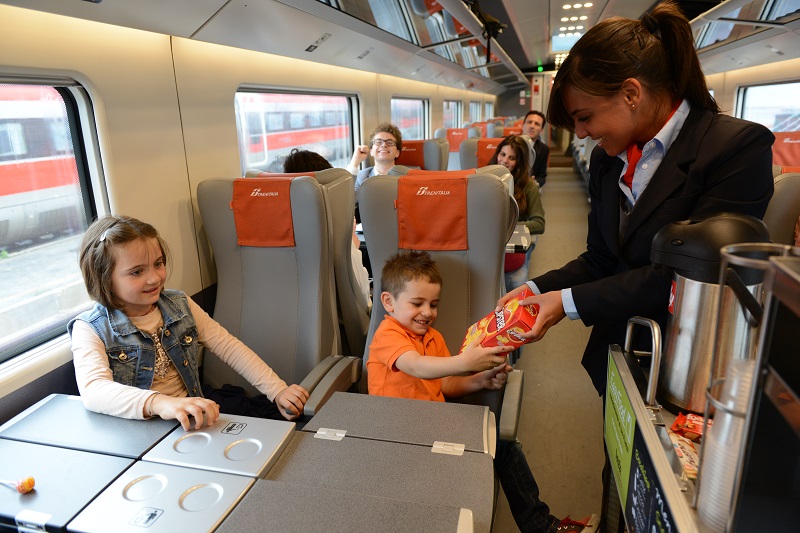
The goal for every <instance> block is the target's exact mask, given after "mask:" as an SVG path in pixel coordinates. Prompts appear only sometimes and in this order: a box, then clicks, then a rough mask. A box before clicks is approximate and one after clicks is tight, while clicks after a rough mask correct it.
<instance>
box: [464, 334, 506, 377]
mask: <svg viewBox="0 0 800 533" xmlns="http://www.w3.org/2000/svg"><path fill="white" fill-rule="evenodd" d="M484 338H485V335H481V336H480V337H478V338H477V339H475V340H473V341H472V342H471V343H469V345H467V347H466V348H464V351H463V352H461V353H460V354H458V355H457V356H456V357H457V358H458V360H459V361H460V362H461V365H460V366H461V372H483V371H484V370H490V369H492V368H495V367H496V366H497V365H501V364H503V363H505V362H506V354H507V353H508V352H510V351H512V350H513V349H514V348H513V347H512V346H492V347H491V348H484V347H483V346H481V345H480V342H481V341H482V340H483V339H484Z"/></svg>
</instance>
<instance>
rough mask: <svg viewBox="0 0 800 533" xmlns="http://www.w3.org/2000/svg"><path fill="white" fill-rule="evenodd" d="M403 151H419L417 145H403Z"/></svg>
mask: <svg viewBox="0 0 800 533" xmlns="http://www.w3.org/2000/svg"><path fill="white" fill-rule="evenodd" d="M403 151H404V152H416V151H417V147H416V146H403Z"/></svg>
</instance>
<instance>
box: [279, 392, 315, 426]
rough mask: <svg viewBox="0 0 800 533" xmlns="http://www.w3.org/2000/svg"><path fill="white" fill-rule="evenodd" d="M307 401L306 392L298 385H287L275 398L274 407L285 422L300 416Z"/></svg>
mask: <svg viewBox="0 0 800 533" xmlns="http://www.w3.org/2000/svg"><path fill="white" fill-rule="evenodd" d="M307 401H308V391H307V390H306V389H304V388H303V387H301V386H300V385H289V386H288V387H286V388H285V389H283V390H282V391H280V392H279V393H278V395H277V396H275V405H276V406H278V410H279V411H280V412H281V414H282V415H283V418H285V419H286V420H294V419H295V418H297V417H299V416H300V415H302V414H303V406H304V405H305V404H306V402H307Z"/></svg>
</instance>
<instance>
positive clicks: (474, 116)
mask: <svg viewBox="0 0 800 533" xmlns="http://www.w3.org/2000/svg"><path fill="white" fill-rule="evenodd" d="M469 121H470V122H480V121H481V103H480V102H470V103H469Z"/></svg>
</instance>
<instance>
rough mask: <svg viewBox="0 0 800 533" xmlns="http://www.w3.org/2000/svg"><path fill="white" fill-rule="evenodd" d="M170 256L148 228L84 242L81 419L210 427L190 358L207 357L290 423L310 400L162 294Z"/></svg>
mask: <svg viewBox="0 0 800 533" xmlns="http://www.w3.org/2000/svg"><path fill="white" fill-rule="evenodd" d="M168 260H169V249H168V247H167V244H166V243H165V242H164V240H163V239H162V238H161V237H160V236H159V234H158V232H157V231H156V230H155V228H153V226H151V225H150V224H146V223H144V222H141V221H139V220H136V219H135V218H129V217H123V216H115V215H108V216H105V217H103V218H101V219H99V220H97V221H96V222H95V223H93V224H92V225H91V226H90V227H89V229H88V230H87V231H86V235H84V237H83V241H82V242H81V251H80V266H81V272H82V273H83V280H84V282H85V283H86V290H87V292H88V293H89V295H90V296H91V297H92V299H93V300H95V302H96V303H95V305H94V307H93V308H92V309H91V310H89V311H86V312H85V313H82V314H81V315H79V316H77V317H76V318H74V319H73V320H72V321H70V323H69V325H68V329H69V332H70V335H71V337H72V353H73V360H74V363H75V377H76V379H77V381H78V390H79V391H80V394H81V398H82V399H83V403H84V405H85V406H86V408H87V409H89V410H91V411H95V412H98V413H105V414H109V415H114V416H119V417H123V418H134V419H137V418H138V419H143V418H150V417H152V416H160V417H161V418H164V419H176V420H178V421H179V422H180V423H181V426H183V429H184V430H188V429H189V424H190V421H189V416H193V417H194V418H195V421H196V423H195V427H196V428H197V429H199V428H200V427H202V425H203V423H205V424H206V425H209V426H210V425H212V424H213V423H214V422H216V421H217V419H218V418H219V405H217V404H216V403H215V402H213V401H211V400H208V399H206V398H203V393H202V390H201V383H200V377H199V373H198V371H199V369H198V362H197V352H198V349H199V347H200V345H201V344H202V345H204V346H206V347H208V348H209V349H210V350H211V351H213V352H214V353H215V354H216V355H218V356H219V357H220V359H222V360H223V361H225V362H226V363H227V364H229V365H231V367H233V369H234V370H236V371H237V372H239V373H240V374H241V375H242V376H244V377H245V379H247V381H249V382H250V383H251V384H252V385H253V386H254V387H256V388H257V389H258V390H259V391H260V392H262V393H264V394H265V395H266V396H267V398H269V399H270V400H272V401H273V402H274V403H275V406H276V407H277V408H278V410H279V411H280V414H281V415H282V416H283V417H284V418H286V419H288V420H292V419H294V418H297V417H298V416H299V415H300V413H302V412H303V406H304V405H305V402H306V400H307V399H308V392H307V391H306V390H305V389H303V388H302V387H300V386H298V385H290V386H287V385H286V383H285V382H284V381H283V380H281V379H280V378H279V377H278V376H277V375H276V374H275V373H274V372H273V371H272V369H271V368H270V367H269V366H267V364H266V363H265V362H264V361H262V360H261V359H260V358H259V357H258V355H256V354H255V352H253V351H252V350H250V349H249V348H248V347H247V346H245V345H244V344H243V343H242V342H241V341H240V340H238V339H237V338H236V337H234V336H233V335H231V334H230V333H228V332H227V331H226V330H225V329H224V328H223V327H222V326H220V325H219V324H218V323H217V322H215V321H214V320H213V319H212V318H211V317H210V316H208V314H207V313H206V312H205V311H203V310H202V309H201V308H200V307H199V306H198V305H197V304H195V303H194V302H193V301H192V300H191V299H190V298H187V296H186V294H184V293H183V292H180V291H177V290H169V289H164V282H165V281H166V278H167V270H166V269H167V263H168Z"/></svg>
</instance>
